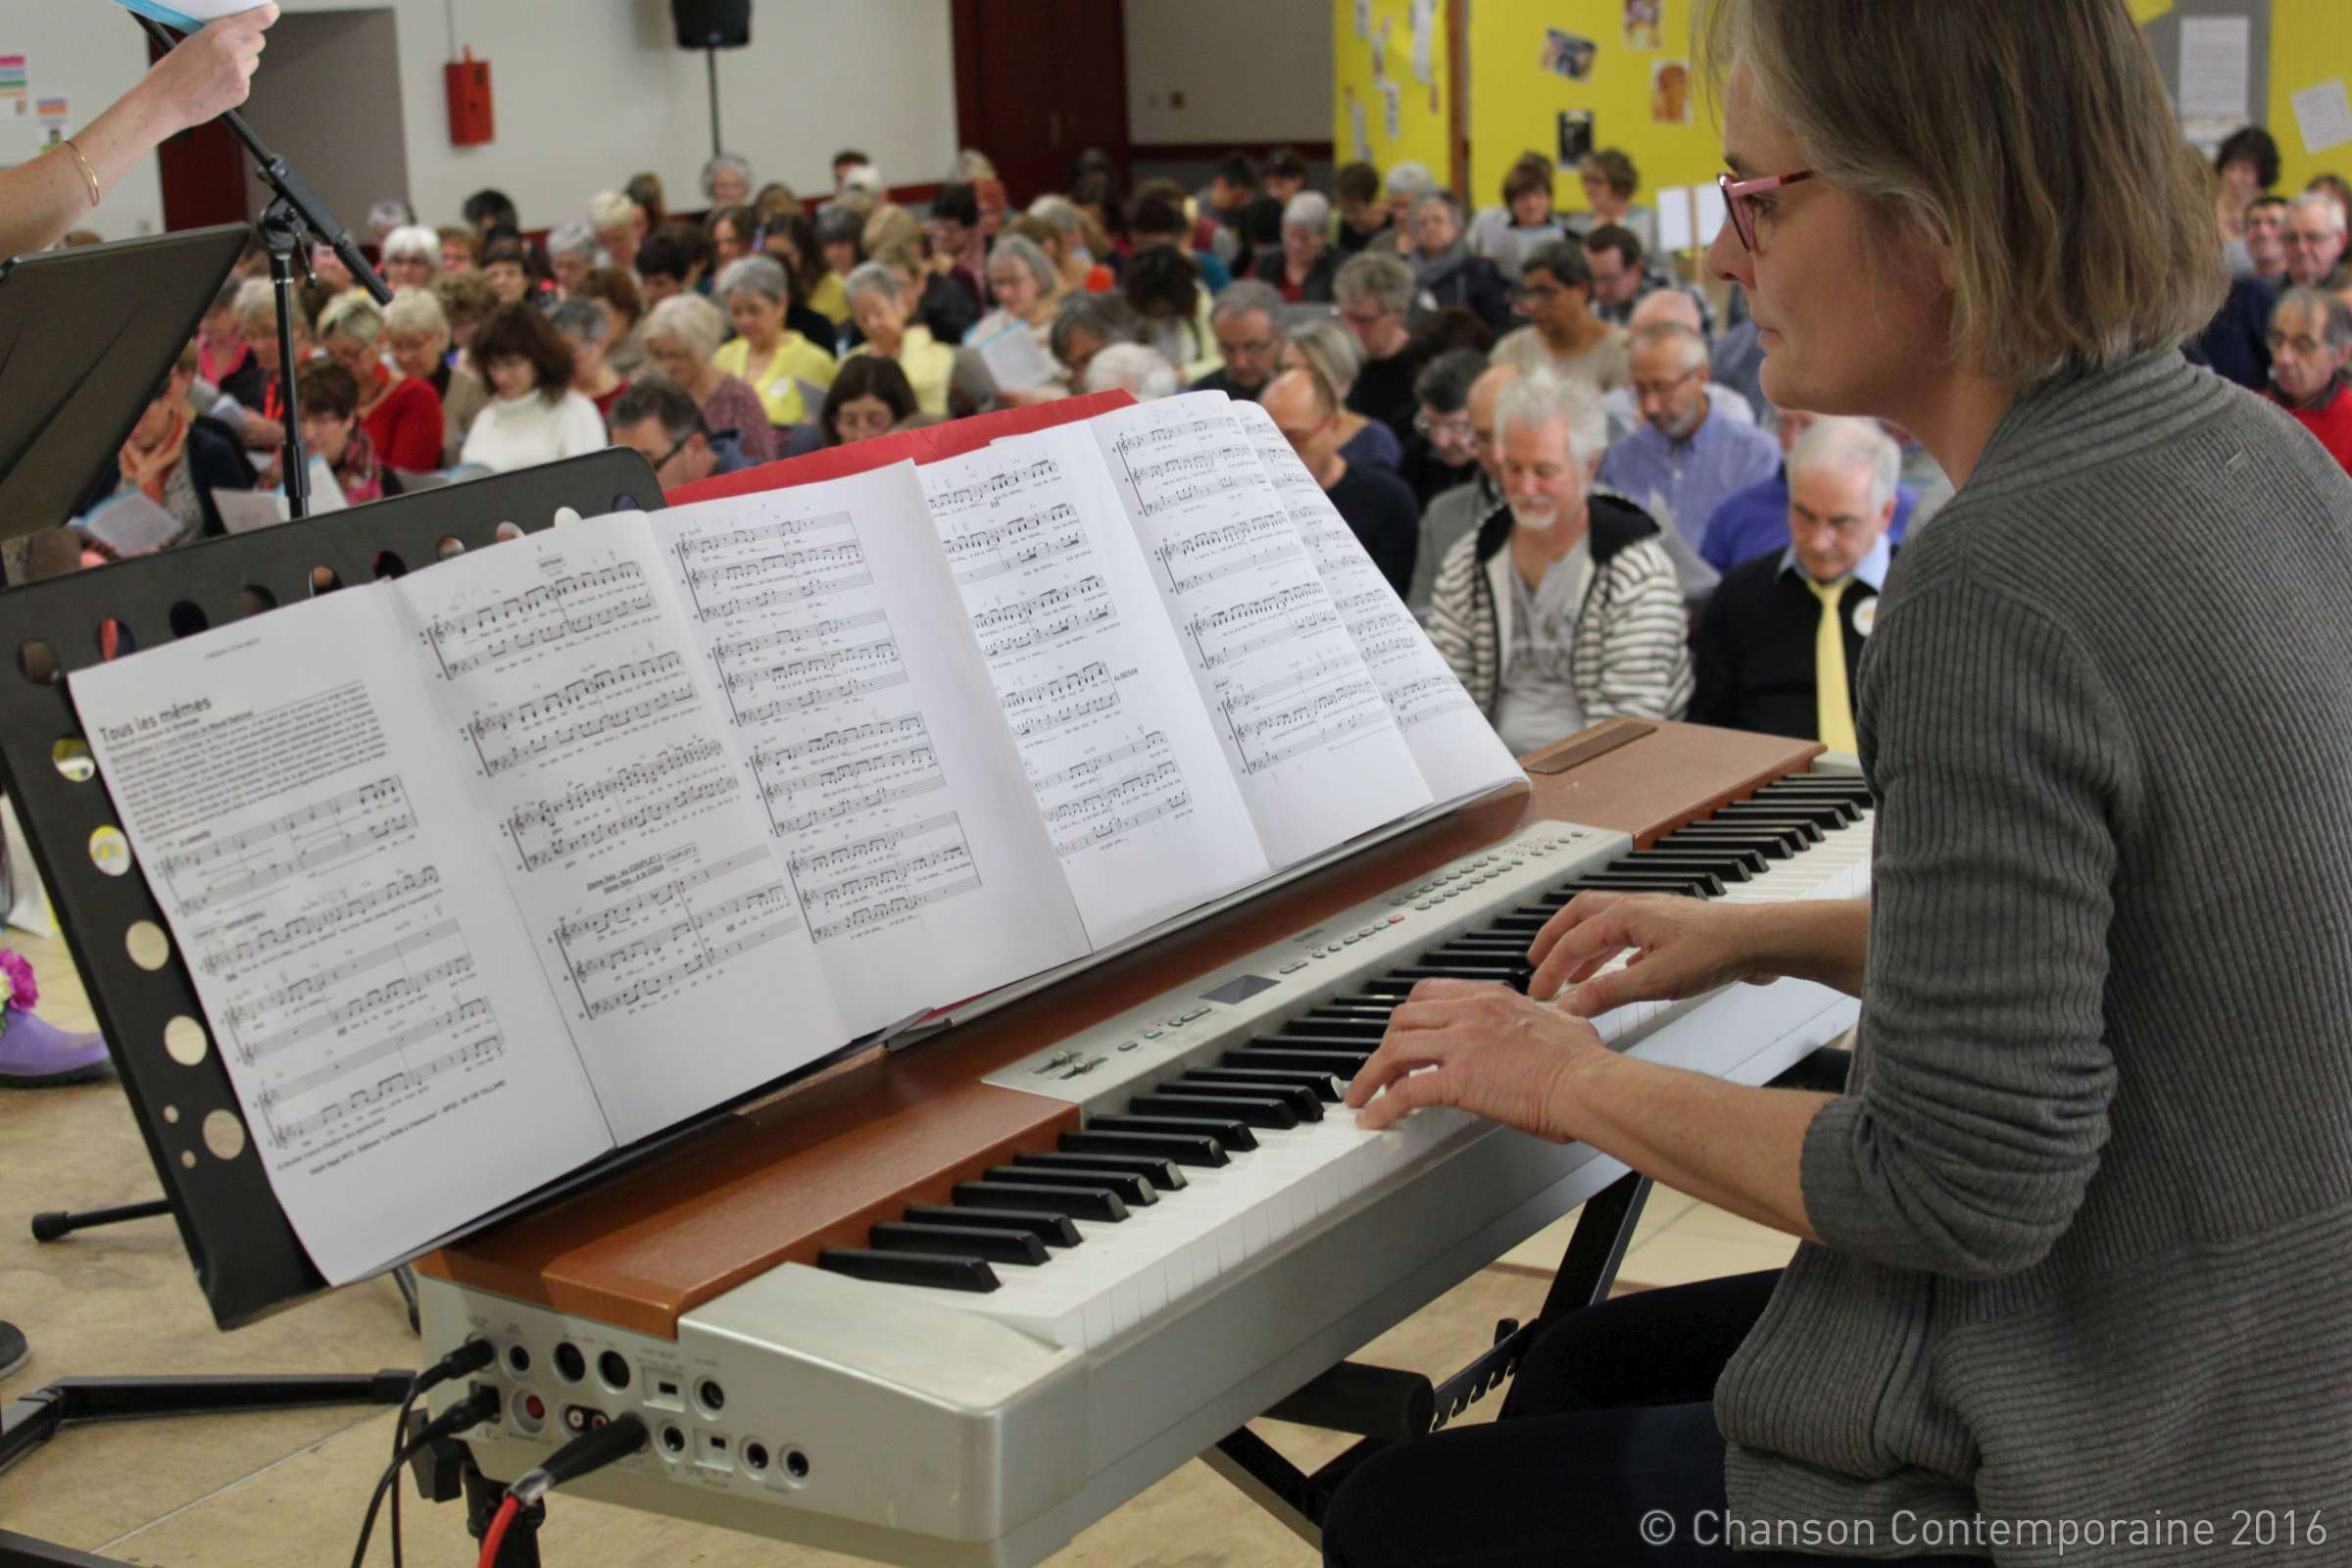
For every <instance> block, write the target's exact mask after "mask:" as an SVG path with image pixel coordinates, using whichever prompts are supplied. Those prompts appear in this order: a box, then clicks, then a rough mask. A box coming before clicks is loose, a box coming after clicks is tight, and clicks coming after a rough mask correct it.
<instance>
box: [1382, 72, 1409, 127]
mask: <svg viewBox="0 0 2352 1568" xmlns="http://www.w3.org/2000/svg"><path fill="white" fill-rule="evenodd" d="M1380 123H1381V128H1382V129H1383V130H1384V131H1386V132H1387V134H1388V138H1389V140H1391V141H1396V140H1397V139H1398V138H1399V137H1401V136H1402V135H1403V134H1404V87H1403V85H1402V84H1401V83H1398V82H1395V81H1384V82H1382V83H1381V84H1380Z"/></svg>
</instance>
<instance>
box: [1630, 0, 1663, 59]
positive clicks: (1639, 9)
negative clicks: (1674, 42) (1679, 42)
mask: <svg viewBox="0 0 2352 1568" xmlns="http://www.w3.org/2000/svg"><path fill="white" fill-rule="evenodd" d="M1665 32H1666V0H1625V46H1626V47H1627V48H1628V49H1663V48H1665V47H1666V37H1665Z"/></svg>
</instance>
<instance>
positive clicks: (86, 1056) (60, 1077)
mask: <svg viewBox="0 0 2352 1568" xmlns="http://www.w3.org/2000/svg"><path fill="white" fill-rule="evenodd" d="M7 1017H8V1027H7V1029H5V1030H0V1089H54V1088H57V1087H59V1086H60V1085H64V1084H86V1083H89V1082H91V1081H92V1080H93V1079H98V1078H104V1077H105V1076H107V1075H108V1074H109V1073H111V1072H113V1071H114V1070H115V1064H114V1062H113V1060H112V1059H111V1058H110V1057H109V1056H108V1055H107V1052H106V1037H105V1036H104V1035H76V1034H68V1033H67V1032H66V1031H65V1030H63V1029H60V1028H59V1027H58V1026H57V1025H55V1024H53V1023H51V1022H49V1021H48V1020H47V1019H46V1018H43V1017H42V1016H41V1015H40V1014H38V1013H35V1012H25V1011H23V1010H21V1009H19V1008H16V1007H11V1008H9V1009H8V1014H7Z"/></svg>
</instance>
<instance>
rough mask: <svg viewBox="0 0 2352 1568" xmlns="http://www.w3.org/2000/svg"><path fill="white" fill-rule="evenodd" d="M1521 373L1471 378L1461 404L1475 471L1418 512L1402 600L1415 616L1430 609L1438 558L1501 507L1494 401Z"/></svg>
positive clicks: (1509, 370) (1502, 369) (1493, 370)
mask: <svg viewBox="0 0 2352 1568" xmlns="http://www.w3.org/2000/svg"><path fill="white" fill-rule="evenodd" d="M1518 378H1519V368H1518V367H1517V366H1515V365H1493V366H1489V367H1488V368H1486V370H1485V371H1484V372H1483V373H1481V374H1480V376H1479V378H1478V379H1477V380H1475V381H1473V382H1471V383H1470V397H1469V400H1468V402H1467V403H1466V404H1465V405H1464V408H1465V409H1466V411H1467V412H1468V414H1469V416H1470V443H1471V448H1472V451H1473V452H1474V453H1475V454H1476V456H1477V459H1478V472H1477V473H1475V474H1473V475H1471V477H1470V478H1469V479H1468V480H1467V481H1466V482H1464V483H1462V484H1457V485H1455V486H1454V487H1453V488H1452V489H1450V490H1447V491H1445V492H1443V493H1441V494H1439V495H1437V496H1434V497H1432V498H1431V500H1430V503H1429V508H1428V510H1427V511H1425V512H1423V513H1422V514H1421V529H1420V534H1421V544H1420V548H1419V550H1418V551H1417V552H1416V553H1415V554H1414V557H1413V582H1412V586H1411V587H1410V588H1409V589H1407V590H1406V592H1405V596H1404V603H1405V606H1406V608H1408V609H1410V610H1411V611H1412V613H1414V614H1416V615H1420V614H1425V613H1427V612H1428V610H1429V596H1430V591H1431V590H1432V589H1433V588H1434V587H1435V586H1436V585H1437V580H1438V563H1439V562H1441V561H1444V560H1445V559H1446V551H1448V550H1451V549H1452V548H1453V542H1454V541H1455V540H1456V539H1459V538H1461V537H1462V535H1464V534H1466V533H1475V532H1476V531H1477V530H1478V525H1479V524H1480V523H1482V522H1484V521H1486V520H1487V519H1488V518H1489V517H1491V516H1493V515H1495V512H1496V511H1497V510H1498V509H1500V507H1501V506H1502V471H1501V469H1500V467H1499V466H1498V465H1499V463H1500V462H1501V460H1500V459H1499V458H1498V457H1497V456H1496V448H1495V400H1496V399H1498V398H1500V397H1501V396H1502V389H1503V388H1504V387H1506V386H1509V385H1510V384H1511V383H1512V382H1513V381H1515V380H1517V379H1518Z"/></svg>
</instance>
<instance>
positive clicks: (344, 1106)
mask: <svg viewBox="0 0 2352 1568" xmlns="http://www.w3.org/2000/svg"><path fill="white" fill-rule="evenodd" d="M487 1011H488V1006H487V1004H485V1005H484V1015H485V1016H487ZM506 1045H507V1043H506V1040H505V1038H504V1037H503V1036H501V1035H496V1034H492V1035H488V1036H485V1037H483V1038H482V1039H479V1040H469V1041H467V1042H466V1044H465V1045H462V1046H460V1047H458V1048H457V1049H456V1050H454V1051H449V1052H445V1053H443V1054H440V1055H438V1056H433V1057H430V1058H428V1059H426V1060H424V1061H420V1062H418V1063H417V1064H416V1065H415V1066H413V1067H404V1068H402V1069H401V1070H400V1071H398V1072H396V1073H393V1074H392V1075H391V1076H390V1077H387V1078H382V1079H379V1080H377V1081H376V1083H375V1084H374V1085H373V1086H372V1087H370V1088H367V1089H358V1090H354V1091H353V1092H352V1093H351V1094H349V1095H346V1096H344V1097H343V1098H342V1099H341V1100H336V1101H330V1102H328V1103H326V1104H323V1105H321V1106H319V1109H318V1110H317V1111H315V1112H314V1113H312V1114H311V1115H309V1116H305V1117H303V1118H301V1119H299V1120H296V1121H290V1122H285V1123H279V1122H278V1121H276V1119H275V1118H274V1117H273V1118H271V1121H270V1138H271V1139H272V1140H273V1141H274V1142H275V1143H276V1144H277V1145H278V1146H279V1147H281V1148H283V1147H287V1146H290V1145H296V1144H302V1143H306V1142H308V1141H309V1140H310V1139H312V1138H314V1137H318V1136H319V1135H321V1134H324V1133H327V1132H329V1131H330V1130H331V1131H335V1132H337V1133H338V1134H339V1133H340V1132H341V1131H342V1130H343V1129H341V1128H340V1127H339V1126H338V1124H339V1123H342V1122H345V1121H354V1120H357V1119H359V1118H361V1117H364V1116H365V1115H366V1114H367V1113H368V1111H370V1110H373V1109H375V1108H376V1107H378V1106H379V1105H387V1104H389V1103H396V1102H400V1101H405V1100H409V1099H411V1098H413V1097H415V1096H416V1094H417V1092H418V1091H419V1090H421V1089H423V1088H424V1087H425V1086H426V1085H428V1084H430V1083H431V1082H432V1081H433V1080H434V1079H436V1078H438V1077H440V1076H441V1075H442V1074H444V1073H450V1072H456V1071H459V1070H461V1069H463V1068H466V1067H469V1066H472V1065H474V1064H476V1063H479V1062H485V1061H495V1060H497V1059H498V1058H499V1057H500V1056H502V1055H504V1054H505V1053H506ZM353 1130H355V1131H356V1130H357V1129H356V1128H355V1129H353Z"/></svg>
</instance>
